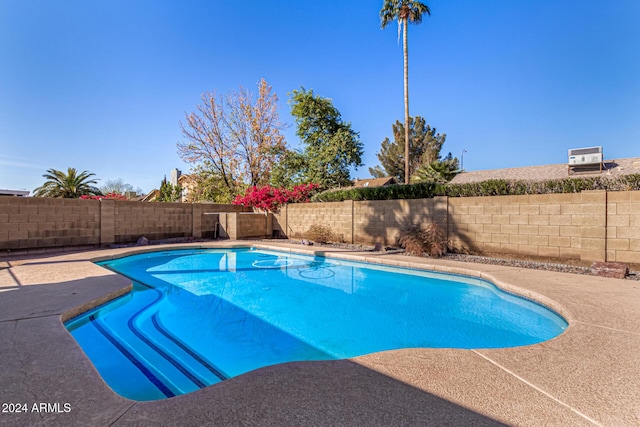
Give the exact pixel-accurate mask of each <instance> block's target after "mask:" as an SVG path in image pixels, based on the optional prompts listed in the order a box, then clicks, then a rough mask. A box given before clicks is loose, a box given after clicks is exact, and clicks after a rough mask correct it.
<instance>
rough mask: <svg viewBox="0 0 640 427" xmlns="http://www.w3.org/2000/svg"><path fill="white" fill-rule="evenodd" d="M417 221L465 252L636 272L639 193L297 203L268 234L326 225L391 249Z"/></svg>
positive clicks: (296, 232) (639, 250) (279, 216)
mask: <svg viewBox="0 0 640 427" xmlns="http://www.w3.org/2000/svg"><path fill="white" fill-rule="evenodd" d="M423 220H430V221H436V222H438V223H440V224H442V226H443V227H444V228H445V229H446V230H447V234H448V237H449V241H450V244H451V247H452V248H454V249H456V250H460V251H463V252H471V253H475V254H484V255H511V256H521V257H537V258H541V259H548V260H557V261H574V262H580V263H582V264H585V265H586V264H590V263H591V262H593V261H610V262H624V263H628V264H632V265H633V266H638V267H640V191H621V192H606V191H584V192H582V193H578V194H544V195H527V196H492V197H456V198H453V197H452V198H446V197H438V198H434V199H417V200H380V201H364V202H351V201H345V202H334V203H309V204H295V205H289V206H285V207H283V208H282V209H281V211H280V212H278V213H277V214H276V215H274V229H280V230H282V232H283V234H285V235H286V236H288V237H292V238H299V237H303V236H304V232H305V231H306V230H308V229H309V227H310V226H311V225H313V224H325V225H329V226H330V227H332V228H333V229H334V230H335V231H336V232H338V233H340V234H342V235H344V236H345V238H344V239H343V240H344V241H346V242H349V243H351V242H353V243H362V244H371V243H374V242H381V243H383V244H394V243H395V237H396V234H397V232H398V230H399V227H400V226H401V225H402V223H404V222H407V221H412V222H420V221H423ZM350 233H351V235H352V236H353V238H351V239H350V238H349V237H348V236H349V234H350Z"/></svg>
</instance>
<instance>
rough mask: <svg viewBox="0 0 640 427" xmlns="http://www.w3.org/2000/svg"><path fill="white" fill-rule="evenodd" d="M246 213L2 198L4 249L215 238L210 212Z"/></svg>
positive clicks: (209, 207) (0, 240) (230, 208)
mask: <svg viewBox="0 0 640 427" xmlns="http://www.w3.org/2000/svg"><path fill="white" fill-rule="evenodd" d="M247 210H248V209H247V208H244V207H242V206H235V205H219V204H193V205H192V204H182V203H145V202H128V201H119V200H102V201H100V200H79V199H49V198H36V197H0V250H17V249H34V248H50V247H64V246H83V245H100V244H103V245H107V244H112V243H127V242H134V241H136V240H137V239H138V238H139V237H141V236H146V237H148V238H149V239H152V240H155V239H168V238H174V237H191V236H193V237H195V238H201V237H203V235H205V237H207V236H211V237H212V236H213V230H214V226H215V224H216V217H215V216H213V215H207V213H211V212H242V211H247Z"/></svg>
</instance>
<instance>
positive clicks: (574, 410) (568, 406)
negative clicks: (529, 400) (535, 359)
mask: <svg viewBox="0 0 640 427" xmlns="http://www.w3.org/2000/svg"><path fill="white" fill-rule="evenodd" d="M471 351H472V352H473V353H475V354H477V355H478V356H480V357H482V358H483V359H485V360H486V361H487V362H489V363H491V364H492V365H494V366H496V367H497V368H499V369H502V370H503V371H504V372H506V373H507V374H509V375H511V376H512V377H514V378H516V379H517V380H518V381H521V382H522V383H524V384H525V385H527V386H529V387H531V388H533V389H534V390H536V391H537V392H538V393H542V394H543V395H545V396H546V397H548V398H549V399H551V400H553V401H554V402H556V403H558V404H560V405H562V406H564V407H565V408H567V409H569V410H570V411H572V412H574V413H575V414H576V415H578V416H580V417H582V418H584V419H585V420H586V421H588V422H590V423H592V424H593V425H595V426H598V427H604V425H603V424H601V423H599V422H598V421H596V420H594V419H593V418H591V417H590V416H588V415H587V414H584V413H582V412H580V411H579V410H577V409H576V408H574V407H573V406H571V405H569V404H567V403H565V402H563V401H562V400H560V399H558V398H557V397H555V396H553V395H552V394H551V393H549V392H547V391H545V390H543V389H541V388H540V387H538V386H537V385H535V384H533V383H531V382H529V381H527V380H526V379H524V378H522V377H521V376H520V375H518V374H516V373H515V372H513V371H512V370H510V369H508V368H506V367H504V366H502V365H501V364H499V363H498V362H496V361H495V360H493V359H491V358H490V357H488V356H485V355H484V354H482V353H480V352H479V351H478V350H471Z"/></svg>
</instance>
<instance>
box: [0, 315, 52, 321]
mask: <svg viewBox="0 0 640 427" xmlns="http://www.w3.org/2000/svg"><path fill="white" fill-rule="evenodd" d="M34 314H36V313H30V314H28V315H27V316H24V317H18V318H16V319H6V320H0V323H5V322H19V321H21V320H33V319H42V318H44V317H52V316H55V317H59V316H60V314H61V313H49V314H41V315H38V316H34Z"/></svg>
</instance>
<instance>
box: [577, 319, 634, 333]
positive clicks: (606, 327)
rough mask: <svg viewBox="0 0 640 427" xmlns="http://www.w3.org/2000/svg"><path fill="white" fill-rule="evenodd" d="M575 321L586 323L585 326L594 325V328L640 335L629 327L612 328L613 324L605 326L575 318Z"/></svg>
mask: <svg viewBox="0 0 640 427" xmlns="http://www.w3.org/2000/svg"><path fill="white" fill-rule="evenodd" d="M573 322H574V323H580V324H582V325H585V326H591V327H594V328H600V329H606V330H608V331H615V332H622V333H623V334H631V335H637V336H640V332H636V331H630V330H627V329H620V328H612V327H611V326H604V325H596V324H595V323H589V322H583V321H582V320H574V321H573Z"/></svg>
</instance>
